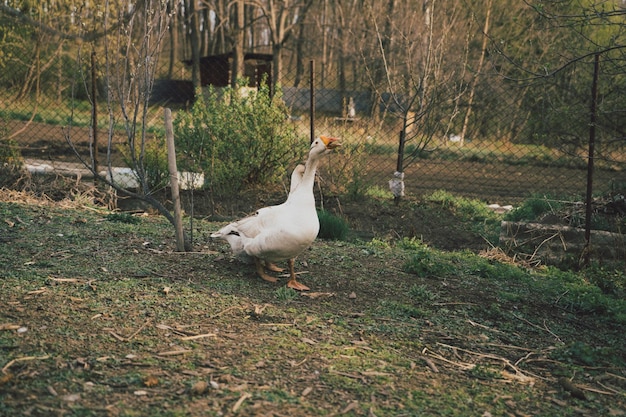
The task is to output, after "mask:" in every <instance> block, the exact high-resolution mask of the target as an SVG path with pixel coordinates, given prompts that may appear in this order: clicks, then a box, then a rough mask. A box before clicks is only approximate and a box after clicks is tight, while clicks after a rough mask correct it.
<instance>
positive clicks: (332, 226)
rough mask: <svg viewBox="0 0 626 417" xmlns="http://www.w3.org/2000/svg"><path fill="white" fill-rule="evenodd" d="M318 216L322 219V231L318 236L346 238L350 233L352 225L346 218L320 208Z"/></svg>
mask: <svg viewBox="0 0 626 417" xmlns="http://www.w3.org/2000/svg"><path fill="white" fill-rule="evenodd" d="M317 217H318V218H319V221H320V231H319V233H318V237H319V238H320V239H329V240H345V239H346V235H347V234H348V230H349V229H350V227H349V226H348V223H347V222H346V221H345V220H344V219H342V218H341V217H338V216H335V215H334V214H332V213H329V212H327V211H325V210H319V211H318V212H317Z"/></svg>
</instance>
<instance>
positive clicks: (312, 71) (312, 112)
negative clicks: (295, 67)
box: [309, 60, 315, 143]
mask: <svg viewBox="0 0 626 417" xmlns="http://www.w3.org/2000/svg"><path fill="white" fill-rule="evenodd" d="M309 72H310V77H309V78H310V79H311V84H310V90H311V110H310V111H309V117H310V119H311V143H313V141H314V140H315V61H314V60H311V62H310V65H309Z"/></svg>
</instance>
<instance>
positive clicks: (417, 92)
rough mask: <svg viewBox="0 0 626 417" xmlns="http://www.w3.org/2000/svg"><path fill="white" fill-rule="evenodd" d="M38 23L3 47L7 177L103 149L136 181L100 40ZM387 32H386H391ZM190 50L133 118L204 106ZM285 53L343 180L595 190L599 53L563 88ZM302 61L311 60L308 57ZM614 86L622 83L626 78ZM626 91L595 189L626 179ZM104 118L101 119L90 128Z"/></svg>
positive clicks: (613, 189) (294, 106)
mask: <svg viewBox="0 0 626 417" xmlns="http://www.w3.org/2000/svg"><path fill="white" fill-rule="evenodd" d="M0 19H1V20H2V22H3V25H4V28H5V31H4V33H5V34H8V33H9V28H13V29H14V28H15V25H16V24H18V23H19V22H18V21H17V20H16V19H15V16H11V15H10V13H7V11H6V9H5V10H4V11H3V12H2V13H0ZM31 33H32V34H37V36H38V39H39V43H36V44H35V45H36V48H35V49H36V50H35V51H34V52H33V51H32V50H29V48H32V47H33V44H32V43H31V44H30V45H22V46H21V47H19V48H18V47H17V46H15V45H11V44H9V43H5V44H4V45H3V46H2V49H4V56H5V57H7V56H9V55H10V53H13V54H15V53H16V50H17V49H19V53H21V54H22V55H21V56H20V57H19V60H18V59H15V60H14V61H13V63H15V62H18V61H19V63H20V64H19V65H6V66H5V67H4V69H3V72H4V73H5V76H4V81H3V91H2V92H1V93H0V94H1V96H2V100H1V103H0V115H1V118H2V120H1V124H2V132H1V134H0V138H1V141H2V142H1V149H0V156H2V158H3V161H4V164H5V165H6V164H7V161H11V158H14V159H13V160H16V158H18V159H21V161H23V167H24V169H25V171H21V173H20V174H19V175H16V176H14V177H10V176H9V174H3V175H4V177H5V178H4V179H3V181H2V183H3V184H2V185H3V186H9V187H16V188H19V187H25V186H26V185H25V184H26V182H25V175H26V173H27V175H28V176H29V178H30V185H28V187H34V186H35V185H33V184H35V183H37V184H38V186H39V187H43V188H45V184H46V183H50V182H52V181H53V180H55V181H58V180H59V179H61V178H63V179H67V182H68V183H72V182H74V181H82V182H90V181H92V177H93V175H92V173H91V172H90V170H89V169H88V166H87V167H86V166H85V164H83V163H81V161H80V160H79V158H78V157H77V154H78V155H81V156H82V158H83V161H84V162H86V163H87V165H89V166H91V165H93V163H94V160H95V162H97V161H98V159H100V165H99V168H98V169H99V170H100V171H101V172H102V173H103V175H105V176H106V175H112V173H114V174H115V175H117V177H116V178H117V179H118V181H119V182H120V184H123V185H124V186H125V187H129V188H135V187H137V186H138V184H137V182H136V181H135V178H134V175H135V173H134V172H133V170H132V166H131V164H129V161H128V155H124V152H123V151H122V148H123V145H124V143H125V138H124V136H123V135H117V134H113V135H110V134H109V133H110V132H111V129H113V126H112V125H110V124H109V122H110V118H108V116H109V114H108V112H109V110H108V109H107V106H106V104H105V103H104V96H105V95H106V94H107V86H109V87H110V80H109V79H107V78H106V74H104V70H103V67H104V65H105V59H104V57H103V56H102V55H99V54H100V53H101V52H98V53H96V52H93V56H91V57H90V58H92V59H89V58H87V57H82V58H81V59H82V61H81V59H79V60H77V59H76V49H77V42H73V41H72V40H71V39H70V40H67V39H64V40H63V41H62V42H60V43H59V44H58V45H56V44H54V43H52V44H45V41H46V40H54V39H56V38H55V37H54V36H48V35H46V33H45V31H42V30H41V28H37V27H33V28H31ZM33 36H34V35H33ZM42 42H43V43H42ZM380 42H381V44H384V42H385V39H384V38H383V39H381V40H380ZM164 44H165V46H164V50H163V52H162V54H161V56H162V57H167V56H168V55H170V56H171V54H170V52H171V51H170V49H171V48H172V46H171V44H170V43H164ZM299 47H300V48H303V49H304V50H307V48H308V49H310V51H311V53H312V54H313V53H314V52H315V51H317V50H318V49H319V48H320V46H319V45H317V44H316V40H315V38H312V39H309V40H307V41H306V42H304V45H303V46H302V45H299ZM11 48H13V49H11ZM478 50H479V51H480V48H478ZM29 52H30V53H29ZM177 53H178V55H185V56H180V57H179V59H176V60H174V62H172V61H171V60H166V59H165V58H161V60H159V61H158V62H159V64H158V65H157V66H156V67H155V72H154V79H153V80H152V81H153V82H152V83H150V90H149V98H150V107H149V110H148V111H147V113H146V115H145V116H146V117H144V118H140V119H135V120H131V119H129V120H126V121H125V122H124V121H123V122H122V123H131V124H134V125H133V126H132V127H131V128H132V129H137V130H138V131H139V130H140V129H141V128H143V129H145V134H146V135H147V137H152V136H159V135H161V136H162V134H163V133H162V132H163V124H162V120H163V119H162V114H163V111H162V108H163V107H169V108H172V109H173V110H174V112H175V114H178V113H180V112H186V111H189V110H190V109H191V108H192V106H193V103H194V100H195V93H196V91H195V90H194V87H193V81H192V68H191V67H192V62H191V61H190V58H189V54H188V53H185V52H184V51H183V52H180V51H179V52H177ZM284 53H285V54H286V55H288V56H286V57H285V58H286V59H284V64H283V67H282V69H281V70H282V72H281V79H280V83H279V84H278V83H276V84H277V85H274V86H273V88H274V90H275V92H277V91H279V93H278V96H279V97H280V99H281V100H282V101H283V102H284V104H285V106H286V108H287V109H288V118H287V119H286V120H285V121H284V123H285V125H289V126H291V127H292V128H294V129H295V130H296V131H297V132H298V134H299V135H300V137H301V138H302V140H303V141H306V140H308V138H309V137H310V135H311V134H315V135H320V134H323V135H328V136H334V137H338V138H341V139H342V141H343V142H344V150H343V152H344V153H342V155H341V156H340V157H337V158H335V159H333V162H332V163H333V166H332V170H334V171H332V172H334V173H335V174H333V173H332V172H331V173H327V175H329V176H333V175H335V176H336V178H335V182H339V183H340V185H341V187H339V188H340V190H338V191H339V192H341V193H348V194H350V193H351V194H355V195H366V194H368V193H372V194H376V195H378V196H385V198H389V199H393V198H394V196H395V198H400V196H402V195H404V197H403V198H413V197H420V196H422V195H424V194H428V193H431V192H433V191H434V190H439V189H443V190H447V191H449V192H451V193H454V194H458V195H462V196H468V197H472V198H477V199H481V200H484V201H485V202H488V203H500V204H510V203H517V202H520V201H521V200H523V199H526V198H528V197H530V196H532V195H550V196H555V197H556V196H572V195H573V196H580V198H582V196H584V194H585V192H586V191H587V187H588V185H589V177H588V172H589V171H588V165H587V160H588V152H589V149H590V148H589V128H588V127H589V125H590V123H592V122H590V120H589V118H588V117H589V109H588V106H589V104H590V103H591V102H592V101H593V97H592V83H591V79H592V73H593V65H591V64H590V63H589V62H586V61H581V62H578V63H575V64H572V70H571V71H569V72H568V75H567V76H568V77H571V76H576V77H578V78H577V79H578V80H579V81H577V83H576V86H577V87H576V89H573V88H564V89H563V90H562V91H561V93H562V94H560V95H558V94H555V91H559V90H558V89H559V84H560V83H563V82H565V81H564V80H563V78H564V77H560V76H555V77H547V78H545V79H542V80H535V81H534V82H533V83H530V82H520V81H519V80H518V81H515V80H511V79H507V78H506V77H503V76H502V74H501V73H499V72H496V71H488V70H486V68H487V65H484V68H483V70H482V71H478V70H477V69H476V68H474V70H473V72H471V73H469V72H468V73H467V74H465V76H464V78H463V77H461V78H459V82H458V83H453V82H450V83H443V82H442V81H440V84H439V85H436V86H431V87H428V88H427V87H425V85H426V83H427V82H430V81H428V80H426V79H425V78H421V79H420V80H421V84H420V83H411V82H406V83H405V84H402V85H400V83H392V82H391V81H390V82H382V83H379V84H377V85H374V84H372V83H371V82H370V81H371V78H372V71H370V70H367V71H361V72H358V71H357V70H356V69H354V70H353V71H352V72H351V73H350V74H351V77H352V78H351V79H344V78H345V71H343V72H342V71H333V70H332V66H333V64H337V63H332V62H329V61H326V60H304V61H302V60H299V61H298V60H295V59H293V54H291V55H289V54H288V53H287V52H284ZM87 55H88V54H87ZM232 59H233V57H232V56H231V55H230V54H222V55H220V54H217V55H207V56H205V57H202V59H201V60H200V68H201V74H200V75H201V83H202V84H203V85H204V86H205V88H206V86H207V85H217V86H223V85H228V84H229V83H230V82H231V75H232V74H231V73H230V69H231V67H232ZM272 59H273V56H272V54H247V55H246V57H245V65H244V75H246V76H248V77H249V79H250V80H251V84H253V85H257V83H258V82H259V80H261V79H262V76H263V75H264V74H265V75H267V76H269V77H270V79H271V76H272V64H273V63H274V61H272ZM461 59H462V58H460V55H459V58H458V60H461ZM476 60H478V58H476ZM7 62H9V61H6V62H5V64H6V63H7ZM302 62H304V63H305V64H308V65H304V67H303V66H302ZM353 62H356V61H353ZM9 63H10V62H9ZM461 64H462V63H461ZM492 64H493V66H494V67H495V66H497V65H498V63H497V62H495V61H494V62H493V63H492ZM363 65H365V66H367V65H368V64H367V63H365V64H363ZM618 67H619V63H616V62H604V63H603V66H602V69H601V72H600V74H599V78H598V79H599V82H600V85H604V87H602V89H603V94H604V98H605V99H606V97H608V96H609V95H613V96H614V95H615V94H616V93H614V92H610V91H609V87H608V86H607V85H606V84H607V83H609V81H610V80H613V77H614V76H615V74H614V73H613V72H612V71H615V70H616V68H618ZM387 71H388V72H387V73H386V74H382V75H381V76H380V77H379V78H380V79H382V80H385V79H386V80H391V79H392V78H393V76H394V74H393V69H387ZM229 74H231V75H229ZM418 75H419V74H418ZM444 75H445V73H444V74H443V75H442V76H444ZM359 77H360V78H359ZM580 80H583V81H580ZM399 85H400V86H399ZM431 85H432V84H431ZM570 87H571V85H570ZM615 88H617V89H618V92H619V91H621V92H622V93H623V89H624V86H623V85H619V86H617V87H615ZM92 91H97V92H98V94H97V97H98V99H97V100H96V101H93V100H91V98H92V97H93V95H92V94H91V92H92ZM555 101H558V102H559V103H558V105H557V104H556V103H555ZM620 103H621V102H612V104H611V103H609V102H608V101H607V104H606V106H604V107H602V106H601V107H600V108H599V109H598V115H599V116H598V118H597V120H596V122H595V124H596V125H597V126H598V129H599V132H598V133H597V137H596V141H595V145H594V146H595V155H596V156H595V167H594V171H593V177H592V180H593V192H594V193H595V194H596V195H601V194H607V193H620V192H622V193H623V192H624V190H625V189H626V170H625V169H624V168H625V166H626V149H625V144H626V141H624V136H623V130H622V129H623V126H624V123H623V121H622V120H623V118H624V109H623V108H621V107H619V106H620V105H621V104H620ZM622 104H623V103H622ZM611 105H612V106H613V107H610V106H611ZM615 106H617V107H615ZM581 115H583V116H581ZM121 120H123V118H122V119H121ZM94 123H95V124H96V125H97V126H98V128H97V129H92V128H91V126H93V124H94ZM619 132H622V133H621V135H622V136H620V133H619ZM175 134H176V132H175ZM98 137H99V138H100V139H98ZM263 139H264V138H259V140H263ZM265 139H267V138H265ZM224 140H229V138H224ZM96 141H97V142H96ZM94 143H95V147H94ZM286 169H289V168H288V167H287V168H286ZM338 172H339V173H340V174H341V175H337V173H338ZM33 178H37V180H35V181H33V180H32V179H33ZM194 181H195V182H198V181H200V183H199V184H195V186H194V187H196V186H199V188H198V189H196V190H195V192H196V193H198V195H201V193H202V192H203V184H202V179H200V180H198V179H194ZM49 191H50V190H49ZM207 198H208V197H207Z"/></svg>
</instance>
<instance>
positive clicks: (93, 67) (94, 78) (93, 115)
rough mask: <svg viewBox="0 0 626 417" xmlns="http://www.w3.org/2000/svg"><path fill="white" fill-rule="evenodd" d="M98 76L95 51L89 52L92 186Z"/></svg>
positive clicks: (96, 157) (96, 138)
mask: <svg viewBox="0 0 626 417" xmlns="http://www.w3.org/2000/svg"><path fill="white" fill-rule="evenodd" d="M97 77H98V75H97V71H96V51H91V135H92V143H91V149H92V155H91V164H92V169H93V172H94V176H93V186H94V187H96V186H97V185H98V176H97V175H96V174H97V173H98V97H97V93H98V83H97V81H98V78H97Z"/></svg>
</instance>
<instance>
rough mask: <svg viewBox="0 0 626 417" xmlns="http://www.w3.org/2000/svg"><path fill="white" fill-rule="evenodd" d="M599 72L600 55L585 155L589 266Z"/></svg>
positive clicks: (596, 61) (595, 69)
mask: <svg viewBox="0 0 626 417" xmlns="http://www.w3.org/2000/svg"><path fill="white" fill-rule="evenodd" d="M599 72H600V54H598V53H597V54H596V55H595V57H594V61H593V83H592V84H591V111H590V113H591V114H590V120H589V151H588V155H587V198H586V201H585V206H586V207H585V208H586V210H585V249H584V256H583V262H584V266H589V261H590V257H591V215H592V214H593V207H592V205H593V153H594V148H595V144H596V120H597V114H596V112H597V104H598V73H599Z"/></svg>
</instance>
